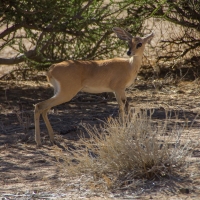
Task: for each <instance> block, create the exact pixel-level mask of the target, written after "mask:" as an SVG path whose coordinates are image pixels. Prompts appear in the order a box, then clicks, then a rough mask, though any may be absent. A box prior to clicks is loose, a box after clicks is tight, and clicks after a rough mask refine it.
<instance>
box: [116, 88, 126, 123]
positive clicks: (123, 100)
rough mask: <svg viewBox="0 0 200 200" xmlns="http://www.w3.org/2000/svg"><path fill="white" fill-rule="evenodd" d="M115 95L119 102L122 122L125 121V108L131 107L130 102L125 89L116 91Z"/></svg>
mask: <svg viewBox="0 0 200 200" xmlns="http://www.w3.org/2000/svg"><path fill="white" fill-rule="evenodd" d="M115 96H116V99H117V102H118V104H119V114H120V118H121V120H122V122H124V108H125V109H127V107H129V105H128V102H127V101H126V95H125V91H124V90H118V91H115Z"/></svg>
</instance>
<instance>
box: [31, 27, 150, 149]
mask: <svg viewBox="0 0 200 200" xmlns="http://www.w3.org/2000/svg"><path fill="white" fill-rule="evenodd" d="M113 31H114V32H115V33H116V35H117V36H118V38H119V39H121V40H126V41H128V45H129V50H128V52H127V55H128V56H130V58H129V59H124V58H113V59H108V60H93V61H72V60H69V61H64V62H61V63H58V64H53V65H52V66H51V67H50V69H49V71H48V72H47V79H48V81H49V82H50V83H51V84H52V85H53V87H54V96H53V97H51V98H50V99H47V100H46V101H43V102H40V103H38V104H36V105H35V111H34V114H35V115H34V117H35V140H36V143H37V145H38V146H40V145H41V138H40V125H39V118H40V114H42V116H43V119H44V122H45V124H46V126H47V129H48V133H49V136H50V141H51V142H52V143H54V133H53V129H52V126H51V124H50V122H49V119H48V117H47V112H48V110H49V109H51V107H53V106H56V105H59V104H61V103H64V102H68V101H70V100H71V99H72V98H73V97H74V96H75V95H76V94H77V93H78V92H79V91H83V92H88V93H102V92H114V93H115V96H116V99H117V102H118V104H119V111H120V115H121V118H122V119H123V113H124V107H125V109H126V110H128V109H129V105H128V102H127V101H126V95H125V89H126V88H127V87H129V86H130V85H131V84H132V83H133V82H134V80H135V78H136V76H137V74H138V72H139V69H140V66H141V62H142V56H143V52H144V48H145V44H146V43H148V42H150V40H151V39H152V38H153V36H154V34H153V33H150V34H148V35H146V36H145V37H132V35H131V34H130V33H128V32H126V31H125V30H123V29H121V28H118V27H115V28H113Z"/></svg>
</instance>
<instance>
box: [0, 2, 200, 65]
mask: <svg viewBox="0 0 200 200" xmlns="http://www.w3.org/2000/svg"><path fill="white" fill-rule="evenodd" d="M0 13H1V16H2V17H1V20H0V26H1V27H2V32H1V33H0V39H1V43H0V52H1V51H3V50H4V49H5V48H10V50H12V51H14V52H15V53H16V54H15V55H14V56H13V57H9V58H8V57H1V58H0V64H5V65H12V64H19V63H21V62H25V63H26V66H27V65H28V66H29V65H30V66H37V68H39V69H42V68H44V67H45V66H49V65H50V64H51V63H54V62H59V61H61V60H66V59H102V58H105V57H106V58H109V57H113V56H114V55H115V56H116V55H119V56H120V55H122V54H123V53H124V51H123V45H122V42H120V41H118V40H115V37H112V36H111V33H112V27H113V26H120V27H123V28H126V29H127V30H128V31H130V32H131V33H132V34H136V33H137V34H140V33H141V30H142V26H143V25H144V22H145V20H146V19H148V18H151V17H156V18H162V19H165V20H168V21H170V22H172V23H176V24H179V25H181V26H182V27H185V29H184V37H183V36H181V37H180V36H179V37H174V36H173V38H169V39H168V40H164V41H161V42H162V48H164V49H168V48H167V47H169V46H170V47H171V46H172V45H173V48H170V50H168V54H167V55H160V56H159V58H158V59H163V58H165V59H166V58H167V59H169V58H177V57H178V56H184V55H186V54H187V53H188V52H190V51H191V50H194V49H196V48H198V47H199V46H200V38H199V31H200V26H199V24H200V2H199V0H194V1H193V0H190V1H187V0H177V1H171V0H165V1H160V0H157V1H152V0H142V1H137V0H123V1H122V0H118V1H113V0H108V1H105V0H88V1H85V0H70V1H67V0H61V1H57V0H44V1H42V2H41V1H37V0H36V1H34V2H33V1H28V0H7V1H3V2H1V5H0ZM194 33H195V34H194ZM180 45H181V47H180Z"/></svg>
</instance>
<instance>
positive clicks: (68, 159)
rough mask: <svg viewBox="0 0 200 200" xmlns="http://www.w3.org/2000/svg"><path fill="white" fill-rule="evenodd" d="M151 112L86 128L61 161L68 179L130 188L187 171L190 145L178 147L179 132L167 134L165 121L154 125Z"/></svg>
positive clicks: (143, 112)
mask: <svg viewBox="0 0 200 200" xmlns="http://www.w3.org/2000/svg"><path fill="white" fill-rule="evenodd" d="M152 114H153V112H151V111H147V110H144V111H141V110H139V111H134V113H133V114H132V118H131V120H129V117H126V120H125V122H124V123H121V122H120V121H118V120H117V119H112V118H110V119H109V120H108V121H107V123H106V124H105V125H104V126H102V127H101V128H99V129H98V128H95V127H94V128H92V127H89V126H88V127H86V130H87V132H88V134H89V135H90V139H86V138H84V137H81V138H80V141H79V142H78V143H77V144H76V147H75V148H74V149H68V150H67V152H68V153H67V155H66V154H65V155H64V153H59V154H58V158H60V157H62V161H63V160H64V162H62V166H63V168H64V169H65V172H67V174H68V175H70V176H71V175H75V176H77V175H78V176H79V175H84V174H86V175H88V176H90V177H93V180H95V181H98V182H99V181H100V182H101V183H102V182H103V183H104V184H105V185H106V188H109V189H117V188H124V187H129V186H130V187H132V186H133V184H134V183H136V182H137V181H136V180H139V179H142V180H144V179H150V180H152V179H155V178H161V177H169V176H171V175H174V174H176V173H178V172H179V171H180V170H183V169H184V168H185V167H186V156H188V155H189V153H190V151H189V150H190V149H191V148H192V145H193V143H192V141H191V140H188V141H187V142H185V143H184V144H181V140H180V138H181V133H182V131H183V129H182V128H180V127H178V125H177V124H176V125H174V128H173V130H172V131H171V132H170V133H169V131H167V123H168V119H166V120H165V121H164V122H162V123H160V124H158V123H155V122H153V120H152V118H151V116H152Z"/></svg>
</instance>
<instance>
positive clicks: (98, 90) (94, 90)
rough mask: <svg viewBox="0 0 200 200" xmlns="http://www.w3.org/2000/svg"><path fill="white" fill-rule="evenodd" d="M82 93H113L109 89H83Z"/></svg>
mask: <svg viewBox="0 0 200 200" xmlns="http://www.w3.org/2000/svg"><path fill="white" fill-rule="evenodd" d="M81 91H82V92H88V93H102V92H113V91H112V90H111V89H110V88H103V87H87V86H86V87H84V88H83V89H82V90H81Z"/></svg>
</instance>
